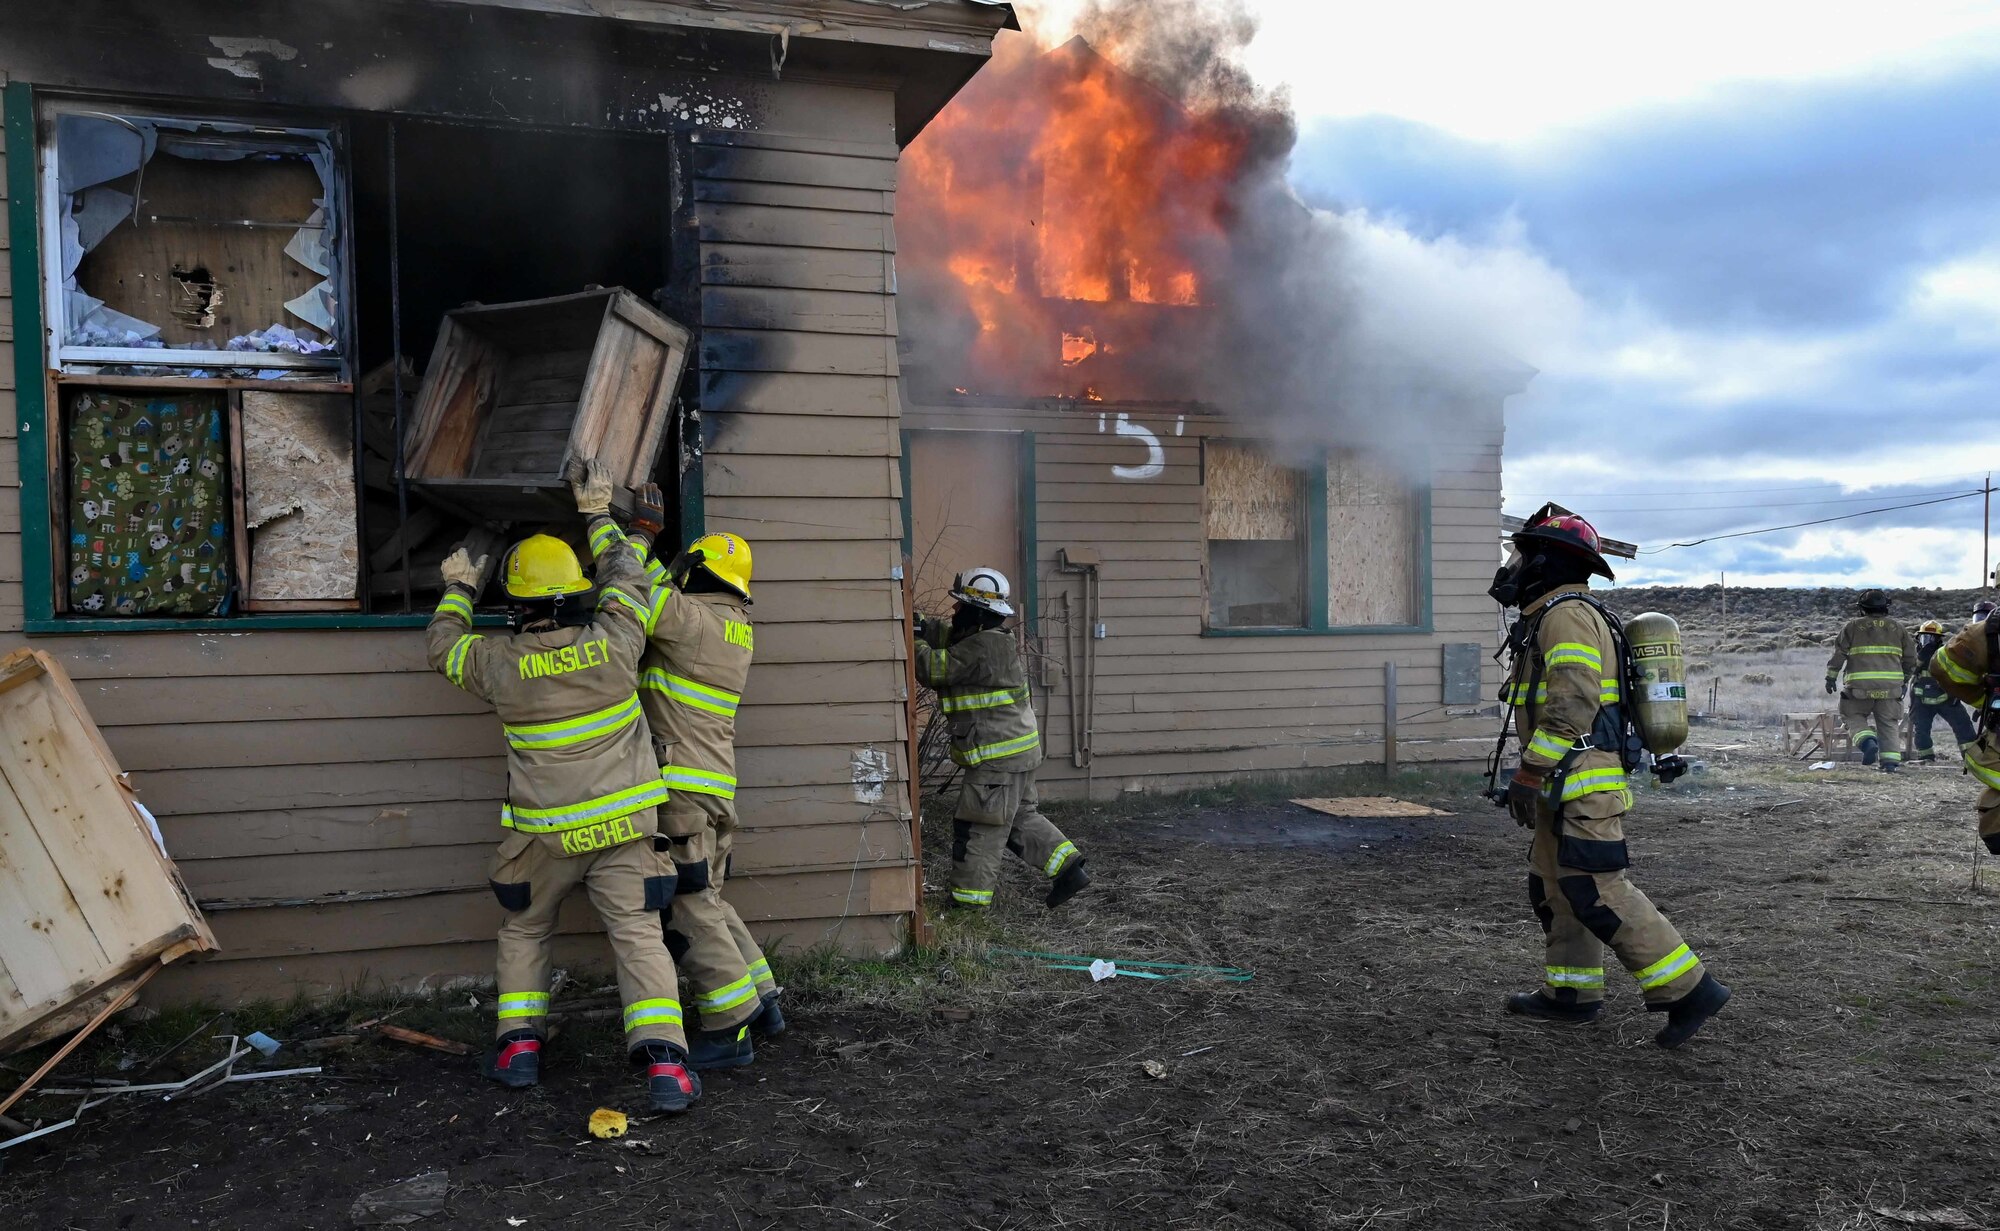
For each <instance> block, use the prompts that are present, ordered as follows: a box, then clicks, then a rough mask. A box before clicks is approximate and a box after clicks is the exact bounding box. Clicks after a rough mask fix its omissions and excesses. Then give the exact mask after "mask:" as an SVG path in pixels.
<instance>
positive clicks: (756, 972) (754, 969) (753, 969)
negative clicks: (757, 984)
mask: <svg viewBox="0 0 2000 1231" xmlns="http://www.w3.org/2000/svg"><path fill="white" fill-rule="evenodd" d="M750 977H751V978H753V979H758V980H763V979H768V978H770V977H771V963H770V962H768V961H766V960H764V959H763V958H761V957H760V958H758V959H757V960H756V961H754V962H752V963H750Z"/></svg>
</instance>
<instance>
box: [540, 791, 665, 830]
mask: <svg viewBox="0 0 2000 1231" xmlns="http://www.w3.org/2000/svg"><path fill="white" fill-rule="evenodd" d="M666 801H667V786H666V784H665V783H663V782H642V783H640V784H639V785H638V786H634V787H627V788H625V789H624V790H622V791H613V792H612V793H611V794H609V795H599V796H598V797H597V798H595V799H586V800H584V801H583V802H581V803H575V804H568V805H566V806H564V807H561V808H516V807H515V806H514V805H513V804H511V803H508V804H502V805H500V823H501V824H502V825H504V826H505V827H507V828H508V829H519V830H523V831H525V832H528V833H556V832H559V831H561V830H564V829H581V828H582V827H583V826H585V825H592V824H596V823H597V822H599V821H613V820H617V819H618V818H619V817H621V816H630V815H632V814H633V813H634V812H638V811H640V810H641V809H645V808H651V807H653V806H654V805H656V804H663V803H665V802H666Z"/></svg>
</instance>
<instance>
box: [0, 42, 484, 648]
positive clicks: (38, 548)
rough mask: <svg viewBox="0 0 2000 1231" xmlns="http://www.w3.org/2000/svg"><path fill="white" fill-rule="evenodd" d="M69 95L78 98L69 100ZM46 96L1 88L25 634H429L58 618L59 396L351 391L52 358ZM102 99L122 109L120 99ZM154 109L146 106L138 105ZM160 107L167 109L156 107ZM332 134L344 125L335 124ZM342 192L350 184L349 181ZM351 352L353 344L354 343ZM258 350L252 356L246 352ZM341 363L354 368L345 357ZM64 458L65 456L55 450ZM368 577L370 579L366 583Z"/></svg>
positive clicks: (351, 314) (376, 616) (209, 619)
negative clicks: (82, 391)
mask: <svg viewBox="0 0 2000 1231" xmlns="http://www.w3.org/2000/svg"><path fill="white" fill-rule="evenodd" d="M64 97H65V98H67V97H70V96H67V95H65V96H64ZM44 101H45V100H44V96H43V94H42V92H41V91H38V90H36V89H34V88H33V87H32V86H31V85H30V84H29V83H27V82H24V81H10V82H6V83H5V84H4V85H0V107H3V108H4V113H5V114H4V129H5V134H6V147H5V148H6V150H7V158H6V170H7V218H6V226H7V233H8V238H9V243H10V245H11V248H12V255H13V261H12V263H11V269H10V279H11V290H12V291H13V308H14V339H13V340H14V377H15V382H14V385H15V388H14V391H15V399H16V407H15V410H16V414H15V424H14V427H15V442H16V446H17V448H16V464H17V468H18V475H19V481H20V487H19V492H20V511H21V525H20V529H21V536H20V541H21V597H22V612H21V617H22V619H21V627H22V631H23V632H24V633H27V634H30V635H42V636H46V635H51V634H82V635H103V634H107V633H114V634H115V633H157V632H255V631H259V630H269V629H371V628H372V629H409V628H421V627H423V626H424V625H425V624H427V623H428V622H429V620H430V614H429V613H428V612H421V611H418V612H381V613H367V612H355V611H338V610H327V611H312V612H263V613H245V614H240V615H229V616H131V617H103V616H76V615H69V614H58V613H57V611H56V609H55V595H56V583H57V574H56V567H55V562H56V560H57V558H58V553H57V545H58V543H57V541H58V537H59V535H60V532H61V529H62V527H61V525H60V524H59V521H58V519H57V517H56V516H55V511H56V510H55V502H56V501H57V499H59V498H60V496H61V493H62V490H63V489H62V485H61V482H60V480H59V478H58V476H57V473H56V472H55V471H54V470H52V469H51V464H52V458H51V450H52V449H55V448H57V446H56V445H54V444H53V443H52V441H51V437H50V430H49V425H50V421H51V416H50V407H51V405H52V404H54V401H55V398H56V395H57V391H58V390H59V389H61V388H63V387H65V386H71V385H81V386H85V387H91V386H95V387H100V388H119V387H123V388H140V387H145V386H153V387H159V386H161V385H170V386H178V387H181V388H200V387H210V388H225V389H259V388H263V389H270V388H276V389H280V390H284V391H289V392H296V393H318V394H348V395H352V393H353V385H352V383H351V382H350V381H348V380H347V379H345V377H346V371H347V369H346V368H345V366H343V368H342V370H341V372H340V373H339V374H338V375H339V376H340V377H341V379H339V380H330V381H305V380H287V381H264V380H256V379H249V378H236V377H211V378H195V377H185V376H162V377H140V378H132V377H114V376H91V375H87V374H80V373H78V374H66V373H62V372H60V371H59V364H60V360H59V358H58V356H57V355H56V354H52V353H51V347H52V345H53V344H54V343H53V339H52V338H51V336H50V334H49V333H48V331H47V329H46V328H45V327H44V324H43V322H44V318H45V314H46V303H45V300H44V293H45V292H44V274H45V266H44V263H43V248H44V240H43V235H42V215H43V208H44V204H43V199H42V184H43V180H44V177H43V174H42V163H41V130H42V116H43V110H42V106H43V103H44ZM86 101H102V102H104V103H105V104H107V105H109V106H117V105H119V101H118V100H116V99H110V98H106V99H103V100H86ZM134 105H135V106H136V107H138V108H140V109H142V110H143V109H147V108H146V105H145V104H134ZM151 109H153V110H158V109H159V108H157V107H154V108H151ZM326 127H327V128H328V129H329V130H330V131H336V132H337V131H338V127H337V126H336V125H334V124H332V123H330V122H329V123H328V124H327V125H326ZM342 184H343V191H346V186H345V184H346V182H345V179H344V178H343V180H342ZM347 249H348V251H346V252H345V253H343V265H344V268H345V271H346V277H347V284H348V285H349V286H352V285H353V271H352V266H353V254H352V244H351V243H350V244H349V245H347ZM344 298H346V299H347V300H348V302H346V303H344V304H343V305H342V315H343V319H344V321H345V325H346V328H347V334H346V336H347V337H349V338H352V337H354V336H355V335H354V324H355V308H354V304H353V303H352V298H353V297H352V295H351V294H350V295H348V296H346V297H344ZM350 349H351V345H350ZM248 353H250V352H246V354H248ZM341 362H342V364H343V365H346V364H348V363H350V362H351V356H349V355H345V354H344V355H342V356H341ZM56 456H57V458H59V457H60V453H59V452H57V454H56ZM364 580H365V578H364ZM474 623H475V624H478V625H482V626H493V625H499V624H504V623H505V619H504V617H500V616H495V615H486V614H481V615H478V616H476V617H474Z"/></svg>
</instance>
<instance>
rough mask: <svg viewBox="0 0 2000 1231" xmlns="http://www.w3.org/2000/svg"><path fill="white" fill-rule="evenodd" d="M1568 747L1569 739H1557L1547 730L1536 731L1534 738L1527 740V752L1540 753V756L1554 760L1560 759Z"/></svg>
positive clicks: (1569, 745) (1567, 750)
mask: <svg viewBox="0 0 2000 1231" xmlns="http://www.w3.org/2000/svg"><path fill="white" fill-rule="evenodd" d="M1570 747H1571V744H1570V741H1568V740H1566V739H1557V738H1556V737H1555V736H1553V735H1550V734H1549V733H1548V732H1547V731H1536V732H1535V735H1534V738H1532V739H1530V740H1529V741H1528V751H1529V752H1536V753H1540V754H1541V755H1542V756H1545V757H1548V758H1550V759H1551V760H1556V761H1560V760H1562V759H1563V756H1564V755H1565V754H1566V753H1568V752H1569V750H1570Z"/></svg>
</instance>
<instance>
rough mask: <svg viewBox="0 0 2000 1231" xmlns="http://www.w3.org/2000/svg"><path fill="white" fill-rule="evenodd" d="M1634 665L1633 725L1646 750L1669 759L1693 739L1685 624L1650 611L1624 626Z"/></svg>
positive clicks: (1631, 700) (1632, 619) (1631, 701)
mask: <svg viewBox="0 0 2000 1231" xmlns="http://www.w3.org/2000/svg"><path fill="white" fill-rule="evenodd" d="M1625 641H1626V644H1628V645H1630V646H1631V647H1632V664H1633V667H1634V669H1635V670H1636V671H1637V673H1638V676H1639V679H1638V682H1637V687H1636V689H1635V692H1636V694H1637V695H1636V696H1634V697H1632V698H1631V699H1630V704H1631V706H1632V725H1633V726H1635V727H1637V728H1638V729H1639V738H1640V740H1641V741H1643V742H1644V743H1645V745H1646V751H1648V752H1650V753H1652V754H1653V755H1654V756H1656V757H1663V756H1666V755H1668V754H1670V753H1672V752H1673V751H1675V750H1676V749H1678V748H1679V747H1680V746H1681V745H1682V744H1684V743H1686V742H1687V737H1688V703H1687V665H1686V663H1685V662H1684V661H1683V660H1682V658H1681V626H1680V624H1679V623H1677V622H1676V621H1675V620H1674V618H1673V617H1672V616H1670V615H1662V614H1660V613H1659V612H1657V611H1648V612H1646V613H1645V614H1644V615H1636V616H1633V617H1632V618H1631V619H1630V620H1629V621H1627V622H1626V624H1625Z"/></svg>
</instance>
